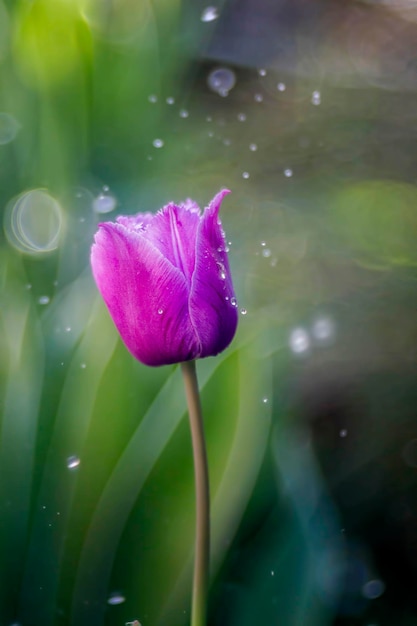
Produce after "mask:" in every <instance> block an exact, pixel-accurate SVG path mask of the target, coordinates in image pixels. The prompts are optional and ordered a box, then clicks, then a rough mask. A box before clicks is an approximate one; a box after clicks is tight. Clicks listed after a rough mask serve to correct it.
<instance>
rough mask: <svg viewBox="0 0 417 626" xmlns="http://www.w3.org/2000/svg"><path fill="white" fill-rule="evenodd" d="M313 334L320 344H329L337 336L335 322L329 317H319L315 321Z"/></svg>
mask: <svg viewBox="0 0 417 626" xmlns="http://www.w3.org/2000/svg"><path fill="white" fill-rule="evenodd" d="M311 332H312V335H313V337H314V338H315V339H316V340H317V341H318V342H322V343H324V342H328V341H329V340H330V339H332V337H333V336H334V334H335V325H334V322H333V320H331V319H330V318H328V317H319V318H318V319H316V320H315V322H314V324H313V326H312V329H311Z"/></svg>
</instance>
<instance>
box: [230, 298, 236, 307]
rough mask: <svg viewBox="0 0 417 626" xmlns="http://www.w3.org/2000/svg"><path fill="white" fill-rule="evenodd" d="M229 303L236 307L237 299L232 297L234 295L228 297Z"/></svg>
mask: <svg viewBox="0 0 417 626" xmlns="http://www.w3.org/2000/svg"><path fill="white" fill-rule="evenodd" d="M230 304H231V305H232V306H233V307H237V300H236V298H234V297H233V298H230Z"/></svg>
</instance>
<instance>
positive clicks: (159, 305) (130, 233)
mask: <svg viewBox="0 0 417 626" xmlns="http://www.w3.org/2000/svg"><path fill="white" fill-rule="evenodd" d="M91 264H92V269H93V275H94V278H95V280H96V283H97V286H98V288H99V291H100V292H101V295H102V296H103V299H104V301H105V303H106V305H107V307H108V309H109V312H110V315H111V317H112V318H113V321H114V323H115V325H116V327H117V329H118V331H119V333H120V335H121V337H122V339H123V341H124V343H125V344H126V346H127V348H128V349H129V350H130V352H131V353H132V354H133V355H134V356H135V357H136V358H137V359H139V360H140V361H142V362H143V363H145V364H146V365H166V364H169V363H175V362H179V361H185V360H189V359H193V358H195V357H196V356H198V354H199V352H200V342H199V340H198V337H197V336H196V332H195V329H194V327H193V324H192V323H191V320H190V315H189V312H188V298H189V289H188V285H187V281H186V279H185V277H184V275H183V274H182V272H181V271H180V270H179V269H177V268H175V267H174V266H173V265H172V263H171V262H170V261H169V260H167V259H166V258H164V256H163V255H162V254H161V252H160V251H159V250H158V249H157V248H156V247H155V246H154V245H152V243H151V242H150V241H148V240H147V239H146V238H145V237H144V236H143V234H142V233H141V232H138V231H137V230H131V229H129V228H126V226H124V225H123V224H121V223H118V224H113V223H106V224H102V225H101V226H100V229H99V231H98V233H97V234H96V236H95V243H94V245H93V247H92V252H91Z"/></svg>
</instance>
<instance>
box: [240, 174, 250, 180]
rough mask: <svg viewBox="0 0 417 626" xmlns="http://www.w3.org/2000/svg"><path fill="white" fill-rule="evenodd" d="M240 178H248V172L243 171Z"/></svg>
mask: <svg viewBox="0 0 417 626" xmlns="http://www.w3.org/2000/svg"><path fill="white" fill-rule="evenodd" d="M242 178H245V179H246V180H247V179H248V178H249V172H243V174H242Z"/></svg>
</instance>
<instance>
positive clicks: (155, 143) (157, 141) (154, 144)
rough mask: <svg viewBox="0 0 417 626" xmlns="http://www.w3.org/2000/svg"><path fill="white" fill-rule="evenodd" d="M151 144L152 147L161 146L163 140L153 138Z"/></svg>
mask: <svg viewBox="0 0 417 626" xmlns="http://www.w3.org/2000/svg"><path fill="white" fill-rule="evenodd" d="M152 145H153V147H154V148H162V146H163V145H164V142H163V140H162V139H154V140H153V142H152Z"/></svg>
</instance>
